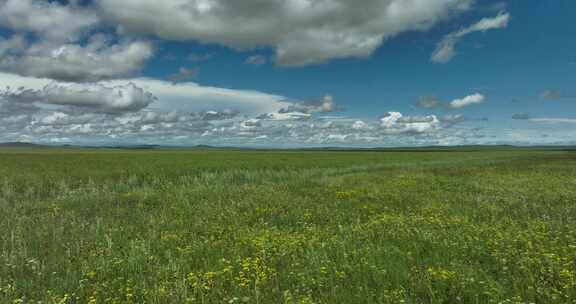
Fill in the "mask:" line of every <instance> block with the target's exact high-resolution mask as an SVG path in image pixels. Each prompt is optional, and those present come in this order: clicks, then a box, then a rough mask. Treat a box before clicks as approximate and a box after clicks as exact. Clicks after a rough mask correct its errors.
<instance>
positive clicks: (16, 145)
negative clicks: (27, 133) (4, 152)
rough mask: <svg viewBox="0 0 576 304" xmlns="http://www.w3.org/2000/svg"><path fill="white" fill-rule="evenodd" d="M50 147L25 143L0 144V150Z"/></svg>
mask: <svg viewBox="0 0 576 304" xmlns="http://www.w3.org/2000/svg"><path fill="white" fill-rule="evenodd" d="M50 147H51V146H47V145H39V144H32V143H25V142H7V143H0V149H44V148H50Z"/></svg>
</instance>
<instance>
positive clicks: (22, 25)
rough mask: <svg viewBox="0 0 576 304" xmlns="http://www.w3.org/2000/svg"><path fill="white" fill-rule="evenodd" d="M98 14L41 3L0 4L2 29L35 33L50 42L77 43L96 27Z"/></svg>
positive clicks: (16, 0)
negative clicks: (78, 38) (75, 41)
mask: <svg viewBox="0 0 576 304" xmlns="http://www.w3.org/2000/svg"><path fill="white" fill-rule="evenodd" d="M98 22H99V18H98V16H97V15H96V13H95V12H93V11H91V10H88V9H83V8H81V7H79V6H77V5H74V1H73V2H72V4H69V5H62V4H59V3H58V2H54V1H52V2H48V1H40V0H0V25H1V26H5V27H9V28H11V29H13V30H16V31H26V32H35V33H39V34H41V35H42V36H43V37H44V38H46V39H48V40H50V41H59V42H64V41H68V40H74V39H76V37H77V36H78V35H79V34H80V33H81V32H82V31H85V30H86V29H87V28H90V27H92V26H95V25H96V24H97V23H98Z"/></svg>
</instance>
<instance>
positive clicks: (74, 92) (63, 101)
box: [0, 83, 155, 113]
mask: <svg viewBox="0 0 576 304" xmlns="http://www.w3.org/2000/svg"><path fill="white" fill-rule="evenodd" d="M0 98H2V99H4V100H6V101H8V102H11V103H16V104H19V103H40V104H51V105H61V106H73V107H81V108H86V109H92V110H96V111H102V112H110V113H117V112H127V111H138V110H140V109H143V108H145V107H147V106H148V105H149V104H151V103H152V102H153V101H154V100H155V97H154V95H152V94H151V93H149V92H146V91H144V90H143V89H142V88H139V87H137V86H135V85H134V84H132V83H129V84H126V85H123V86H106V85H103V84H97V83H91V84H71V83H51V84H49V85H46V86H45V87H44V88H43V89H41V90H34V89H26V88H24V87H20V88H18V89H17V90H14V91H11V90H6V91H2V92H0Z"/></svg>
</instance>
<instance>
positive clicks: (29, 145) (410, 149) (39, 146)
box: [0, 142, 576, 152]
mask: <svg viewBox="0 0 576 304" xmlns="http://www.w3.org/2000/svg"><path fill="white" fill-rule="evenodd" d="M0 149H126V150H152V149H183V150H186V149H190V150H304V151H392V152H402V151H406V152H416V151H425V152H433V151H483V150H570V151H573V150H574V151H576V146H514V145H465V146H426V147H374V148H357V147H356V148H355V147H311V148H262V147H260V148H255V147H233V146H229V147H217V146H210V145H196V146H163V145H130V144H127V145H103V146H82V145H46V144H35V143H25V142H6V143H0Z"/></svg>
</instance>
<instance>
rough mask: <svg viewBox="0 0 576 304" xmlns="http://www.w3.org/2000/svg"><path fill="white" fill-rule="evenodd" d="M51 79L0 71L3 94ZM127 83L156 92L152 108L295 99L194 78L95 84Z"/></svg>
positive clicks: (251, 111)
mask: <svg viewBox="0 0 576 304" xmlns="http://www.w3.org/2000/svg"><path fill="white" fill-rule="evenodd" d="M51 83H53V81H51V80H49V79H40V78H33V77H24V76H18V75H13V74H8V73H1V72H0V84H2V85H4V86H8V87H9V88H8V90H4V91H5V92H4V94H6V93H7V92H11V93H15V92H16V91H18V90H17V89H18V88H20V87H22V89H24V90H31V91H34V92H37V91H43V90H44V87H45V86H47V85H49V84H51ZM129 83H132V84H133V85H134V86H136V87H138V88H141V89H142V90H144V91H145V92H149V93H151V94H152V95H154V96H156V98H157V100H156V101H155V102H154V103H152V104H150V106H149V108H150V109H151V110H154V111H163V112H171V111H178V112H195V113H200V112H207V111H216V112H226V111H230V109H233V110H234V111H239V112H240V113H242V114H245V115H253V116H257V115H260V114H265V113H273V112H279V111H280V110H281V109H285V108H288V107H289V106H290V105H292V104H293V103H294V102H289V101H287V100H288V98H287V97H285V96H281V95H274V94H268V93H265V92H259V91H252V90H234V89H227V88H219V87H211V86H202V85H199V84H197V83H194V82H182V83H177V84H173V83H171V82H169V81H164V80H158V79H151V78H129V79H117V80H111V81H104V82H99V83H98V85H102V86H105V87H112V88H113V87H123V86H126V85H127V84H129ZM56 84H58V83H56ZM87 85H88V86H90V85H91V84H87Z"/></svg>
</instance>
